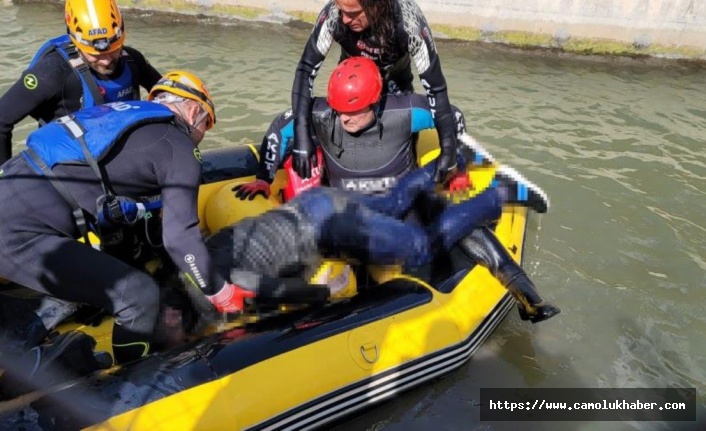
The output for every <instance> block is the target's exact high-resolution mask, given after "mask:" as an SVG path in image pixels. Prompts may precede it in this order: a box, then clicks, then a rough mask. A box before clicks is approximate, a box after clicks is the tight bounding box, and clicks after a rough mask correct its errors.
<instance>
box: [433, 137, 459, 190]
mask: <svg viewBox="0 0 706 431" xmlns="http://www.w3.org/2000/svg"><path fill="white" fill-rule="evenodd" d="M440 147H441V154H440V155H439V157H438V158H437V159H436V167H435V168H434V182H435V183H437V184H444V183H446V181H448V180H449V178H451V177H452V176H453V174H455V173H456V170H457V163H456V143H455V142H442V143H441V145H440Z"/></svg>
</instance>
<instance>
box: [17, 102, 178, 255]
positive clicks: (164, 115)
mask: <svg viewBox="0 0 706 431" xmlns="http://www.w3.org/2000/svg"><path fill="white" fill-rule="evenodd" d="M173 119H174V114H173V112H172V111H171V110H170V109H169V108H167V107H165V106H162V105H159V104H156V103H152V102H142V101H130V102H114V103H106V104H103V105H98V106H94V107H92V108H88V109H84V110H81V111H77V112H75V113H73V114H69V115H66V116H63V117H61V118H57V119H56V120H54V121H52V122H51V123H48V124H47V125H45V126H44V127H42V128H40V129H37V130H35V131H34V132H32V133H31V134H30V135H29V136H28V137H27V149H26V150H25V151H23V152H22V155H23V157H24V158H25V159H26V160H27V162H28V163H29V164H30V166H32V167H33V168H34V169H35V170H36V171H37V172H39V173H41V174H43V175H45V176H46V177H47V178H48V179H49V180H50V182H51V183H52V185H53V186H54V187H55V188H56V190H57V191H58V192H59V193H60V194H61V195H62V197H63V198H64V199H65V200H66V201H67V202H68V203H69V205H70V206H71V208H72V210H73V215H74V219H75V221H76V225H77V226H78V229H79V232H80V233H81V235H82V236H84V237H86V236H87V235H88V231H89V230H92V231H94V233H98V232H95V230H96V229H95V228H92V226H90V225H89V220H92V217H88V215H90V213H87V211H85V209H83V208H81V207H79V205H78V203H77V202H76V200H75V199H74V198H73V196H71V194H70V193H69V191H68V190H67V189H66V187H65V186H64V185H63V184H62V183H61V181H59V179H58V178H57V177H56V175H54V173H53V172H52V168H53V167H54V166H56V165H58V164H66V163H71V164H85V165H88V166H90V167H91V169H92V170H93V172H94V173H95V174H96V176H97V177H98V178H99V179H100V183H101V187H102V188H103V196H101V197H100V198H99V200H100V199H101V198H107V199H108V200H109V201H110V202H114V204H115V205H117V206H118V207H120V206H121V201H123V200H122V199H120V198H122V197H120V196H116V195H115V193H114V192H113V190H112V187H111V186H110V182H109V181H108V178H106V177H105V175H104V174H103V172H102V171H101V169H100V167H99V166H98V162H99V161H100V160H101V159H102V158H103V157H105V155H106V154H108V152H109V151H110V149H111V148H112V147H113V146H114V145H115V144H116V143H117V142H119V141H120V140H121V139H122V138H123V137H124V136H126V135H127V134H128V133H130V132H131V131H133V130H134V129H135V128H137V127H139V126H142V125H144V124H150V123H165V122H171V121H173ZM104 200H105V199H104ZM118 209H119V208H118ZM87 243H88V242H87Z"/></svg>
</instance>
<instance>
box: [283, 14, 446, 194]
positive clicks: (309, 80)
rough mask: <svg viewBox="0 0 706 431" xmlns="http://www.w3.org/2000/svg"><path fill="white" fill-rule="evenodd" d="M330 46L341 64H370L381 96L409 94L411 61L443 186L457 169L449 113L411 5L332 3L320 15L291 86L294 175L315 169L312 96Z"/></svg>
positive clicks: (420, 18) (430, 45) (427, 37)
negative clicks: (431, 114)
mask: <svg viewBox="0 0 706 431" xmlns="http://www.w3.org/2000/svg"><path fill="white" fill-rule="evenodd" d="M334 42H337V43H338V44H340V46H341V57H340V60H341V61H342V60H345V59H346V58H348V57H352V56H361V57H367V58H370V59H372V60H373V61H374V62H375V65H376V68H377V69H379V71H380V74H381V75H382V76H383V77H384V81H385V86H384V87H385V88H384V89H383V91H384V92H385V93H387V92H389V93H396V92H405V93H411V92H413V91H414V88H413V85H412V81H413V79H414V77H413V75H412V68H411V63H412V61H413V62H414V64H415V66H416V68H417V72H418V73H419V78H420V79H421V82H422V86H423V87H424V91H425V93H426V94H427V98H428V99H429V104H430V105H431V106H434V108H435V110H436V114H435V119H436V124H437V128H436V130H437V133H438V135H439V147H440V148H441V154H440V155H439V158H438V160H437V162H436V163H437V164H436V168H437V171H436V173H435V174H434V179H435V180H436V181H437V182H440V183H443V182H445V181H446V180H447V179H448V178H449V177H450V176H451V175H452V174H453V173H454V170H455V169H456V149H457V147H458V143H457V140H456V130H455V129H454V112H453V110H452V108H451V102H450V101H449V95H448V91H447V88H446V78H445V77H444V73H443V71H442V69H441V60H440V58H439V54H438V52H437V50H436V43H435V42H434V36H433V35H432V33H431V30H430V29H429V25H428V24H427V20H426V18H425V17H424V13H423V12H422V10H421V9H420V8H419V6H418V5H417V2H415V0H333V1H329V2H328V3H327V4H326V6H324V8H323V9H322V10H321V12H320V13H319V16H318V18H317V20H316V23H315V24H314V28H313V29H312V32H311V35H310V36H309V40H308V42H307V44H306V47H305V48H304V52H303V53H302V56H301V59H300V60H299V64H298V65H297V71H296V76H295V78H294V84H293V85H292V110H293V112H294V116H295V119H294V129H293V134H294V142H293V146H294V152H293V165H294V170H295V172H297V173H298V174H299V176H300V177H302V178H309V176H310V175H311V170H312V167H314V166H315V164H316V163H315V159H314V155H315V145H314V142H313V140H312V139H311V134H310V133H309V131H310V124H311V117H310V115H309V114H310V113H311V109H312V97H311V95H312V94H313V90H314V79H316V75H317V72H318V70H319V68H320V67H321V65H322V64H323V62H324V60H325V59H326V55H327V54H328V52H329V50H330V49H331V46H332V45H333V43H334Z"/></svg>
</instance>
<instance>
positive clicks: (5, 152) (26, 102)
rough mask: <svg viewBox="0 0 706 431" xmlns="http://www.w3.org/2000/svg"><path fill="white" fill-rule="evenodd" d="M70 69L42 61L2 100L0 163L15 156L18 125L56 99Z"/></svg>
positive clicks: (21, 78) (15, 84)
mask: <svg viewBox="0 0 706 431" xmlns="http://www.w3.org/2000/svg"><path fill="white" fill-rule="evenodd" d="M67 68H68V66H66V67H61V66H58V67H57V65H56V64H50V63H49V62H46V61H41V60H40V61H39V62H38V63H37V64H36V65H35V66H34V67H32V68H31V69H27V70H26V71H24V72H23V73H22V76H21V77H20V79H19V80H18V81H17V82H15V83H14V84H13V85H12V86H11V87H10V88H9V89H8V90H7V92H6V93H5V94H4V95H3V96H2V98H0V163H4V162H5V161H6V160H8V159H9V158H10V157H12V130H13V129H14V128H15V125H16V124H17V123H19V122H20V121H22V120H23V119H24V118H25V117H27V116H28V115H33V114H35V112H36V111H37V109H38V108H39V107H40V105H42V104H44V103H47V102H48V101H50V100H52V99H55V98H56V97H57V95H58V94H59V92H60V91H61V89H62V86H63V85H64V81H65V80H66V79H67V78H68V77H70V74H71V73H72V72H71V71H70V70H68V71H67ZM35 115H36V114H35Z"/></svg>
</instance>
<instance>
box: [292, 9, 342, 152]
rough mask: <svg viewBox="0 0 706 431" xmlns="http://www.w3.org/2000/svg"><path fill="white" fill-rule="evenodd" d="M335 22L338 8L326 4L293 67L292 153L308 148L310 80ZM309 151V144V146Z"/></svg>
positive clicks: (331, 41)
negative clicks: (304, 147) (299, 57)
mask: <svg viewBox="0 0 706 431" xmlns="http://www.w3.org/2000/svg"><path fill="white" fill-rule="evenodd" d="M337 20H338V8H337V7H336V5H335V4H334V3H333V1H331V2H329V3H328V4H327V5H326V7H324V9H323V10H322V11H321V13H320V14H319V17H318V19H317V20H316V24H315V25H314V30H313V31H312V33H311V36H309V40H308V41H307V43H306V47H305V48H304V52H303V53H302V56H301V59H300V60H299V64H298V65H297V70H296V74H295V76H294V85H293V87H292V109H293V110H294V136H295V142H294V145H295V149H296V148H297V147H298V146H299V145H300V143H301V144H302V145H306V144H311V136H310V134H309V126H310V119H309V116H310V114H311V107H312V103H313V102H312V99H313V96H314V93H313V92H314V79H315V78H316V74H317V73H318V71H319V68H320V67H321V64H322V63H323V61H324V60H325V59H326V54H328V52H329V50H330V49H331V45H332V44H333V33H334V28H335V26H336V23H337ZM311 147H312V148H313V144H311Z"/></svg>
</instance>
